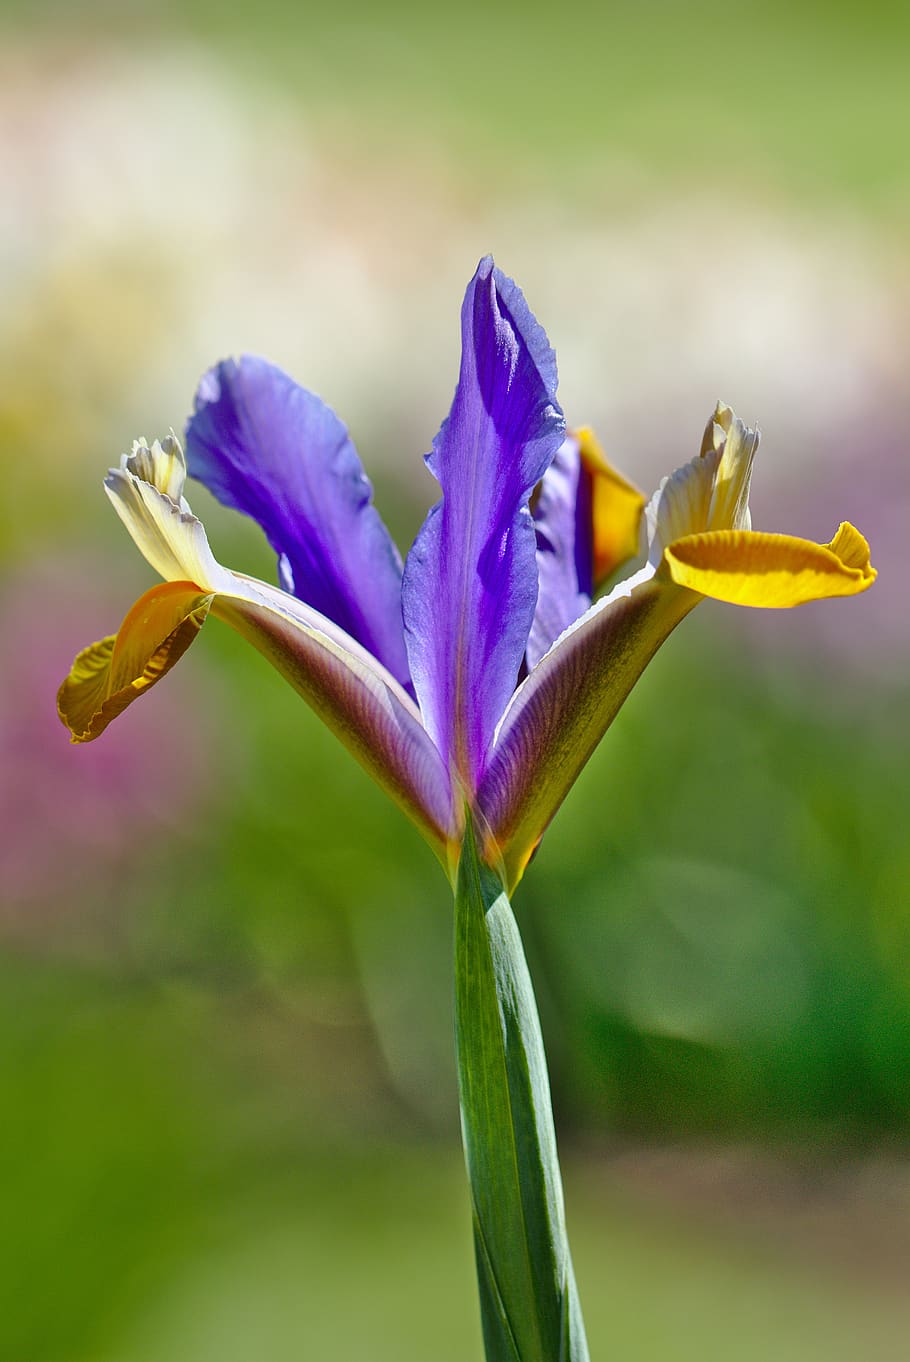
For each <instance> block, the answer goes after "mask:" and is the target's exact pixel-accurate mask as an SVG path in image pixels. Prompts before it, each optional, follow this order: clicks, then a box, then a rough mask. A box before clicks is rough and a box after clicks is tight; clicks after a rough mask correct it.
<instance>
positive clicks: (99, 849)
mask: <svg viewBox="0 0 910 1362" xmlns="http://www.w3.org/2000/svg"><path fill="white" fill-rule="evenodd" d="M103 580H104V574H103V573H102V572H101V571H100V570H99V569H98V568H97V567H95V568H94V569H92V570H89V568H88V566H87V565H85V564H77V565H74V564H72V563H57V564H51V565H43V566H41V567H36V568H34V569H31V570H28V571H22V572H19V573H17V575H16V576H15V577H14V578H12V579H10V580H8V581H7V582H6V583H5V584H4V585H3V587H2V588H0V650H2V651H0V668H2V678H3V679H2V686H0V927H2V928H3V929H5V930H6V931H7V932H9V931H11V932H12V935H14V936H19V935H20V934H21V933H22V931H23V930H24V931H25V934H26V935H29V936H30V935H32V934H33V932H35V931H37V932H38V933H39V934H40V932H41V930H42V927H43V926H47V925H49V924H50V923H59V921H60V919H61V917H63V916H72V915H76V916H78V915H79V914H80V911H81V909H80V905H86V904H87V903H88V901H89V899H90V898H91V899H93V900H97V898H98V897H99V896H100V897H102V898H103V897H105V896H106V895H109V894H110V892H111V890H112V889H113V888H114V887H115V886H116V884H117V883H118V881H122V877H123V876H124V874H125V873H126V872H127V871H128V870H130V868H131V867H135V866H137V865H140V864H141V862H142V859H143V856H145V855H147V854H148V852H149V851H150V850H154V851H156V852H157V851H160V848H161V845H162V842H163V841H164V842H165V843H166V840H167V839H168V838H169V837H170V838H172V837H174V836H175V835H176V834H178V833H179V830H180V828H181V826H182V825H184V826H185V823H186V820H187V819H188V818H190V817H196V816H198V814H199V812H200V808H201V806H202V804H203V803H204V802H205V799H206V796H207V794H208V793H209V791H210V790H211V789H212V788H213V787H214V785H215V783H216V772H215V771H214V770H213V765H212V759H213V756H214V753H215V742H214V740H213V732H212V728H211V723H212V706H211V701H210V699H209V698H208V697H204V696H202V695H201V694H200V693H199V691H200V688H201V684H202V682H201V680H200V678H199V676H198V675H197V676H196V677H195V678H194V676H193V668H192V666H190V667H187V668H179V669H177V670H175V672H174V674H173V675H171V676H168V677H167V679H166V681H165V682H164V683H163V684H162V685H160V686H158V687H156V688H155V690H154V691H153V692H151V693H150V694H149V695H148V696H145V697H143V698H142V699H140V700H138V701H137V702H136V703H135V704H134V705H133V706H131V708H130V710H129V712H128V713H127V714H125V715H124V716H123V717H122V718H121V719H119V720H118V721H117V722H116V723H115V724H113V725H112V726H111V727H110V729H109V730H108V731H107V732H105V733H104V734H103V735H102V737H101V738H100V739H99V740H98V741H96V742H94V743H91V744H86V745H84V746H75V745H73V744H71V743H70V741H69V734H68V733H67V731H66V729H65V728H64V727H63V725H62V724H61V723H60V720H59V718H58V717H57V712H56V693H57V688H58V686H59V685H60V682H61V681H62V680H63V677H64V676H65V675H66V673H67V671H68V670H69V667H70V664H71V662H72V659H73V657H74V656H75V654H76V653H77V652H78V651H79V649H80V648H82V647H84V646H85V645H86V644H88V643H91V642H93V641H94V640H95V639H97V638H100V637H103V636H104V635H105V634H106V633H111V632H113V630H114V629H115V628H116V627H117V624H118V623H119V621H120V618H121V617H122V615H123V614H124V613H125V611H126V609H127V608H128V607H129V605H130V603H131V598H129V599H128V598H127V596H124V595H122V593H119V592H118V593H113V592H108V591H106V590H104V589H103V588H101V587H99V583H101V582H102V581H103Z"/></svg>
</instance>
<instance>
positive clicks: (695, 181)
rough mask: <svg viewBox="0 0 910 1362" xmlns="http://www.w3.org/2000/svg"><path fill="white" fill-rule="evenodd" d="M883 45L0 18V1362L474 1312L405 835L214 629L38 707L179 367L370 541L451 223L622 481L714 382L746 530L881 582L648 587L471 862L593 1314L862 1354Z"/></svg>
mask: <svg viewBox="0 0 910 1362" xmlns="http://www.w3.org/2000/svg"><path fill="white" fill-rule="evenodd" d="M908 58H910V18H908V12H907V10H906V8H905V7H903V6H897V5H892V4H889V3H886V2H885V0H882V3H877V0H865V3H863V4H858V3H857V4H855V5H851V6H842V5H838V4H837V3H835V4H833V5H832V4H831V3H817V4H815V3H810V4H799V3H793V2H792V0H791V2H790V3H780V2H779V0H763V2H762V3H760V4H759V3H755V4H750V3H744V4H740V5H730V4H728V3H726V4H720V3H713V0H697V2H696V3H690V4H672V3H669V0H628V3H616V2H615V0H614V3H605V4H603V5H602V6H599V7H587V6H579V5H577V4H574V3H572V0H569V2H568V3H566V4H563V5H559V6H543V5H539V6H538V5H536V4H534V3H531V4H527V3H525V4H518V3H515V4H510V5H499V6H494V5H489V4H481V3H478V2H477V0H461V2H460V3H459V4H458V5H451V6H440V7H436V8H434V7H432V6H426V5H422V6H417V5H415V6H413V7H410V6H407V5H403V4H389V5H384V6H378V5H377V6H374V5H370V4H368V3H366V0H351V2H350V3H348V4H346V5H343V6H333V5H327V4H323V5H319V6H314V5H310V4H307V3H302V4H296V3H291V0H284V2H283V0H258V3H257V4H256V5H255V6H240V5H236V6H235V5H232V4H230V3H228V4H225V3H223V2H222V3H214V0H181V3H180V4H177V3H173V4H161V5H153V4H152V3H143V2H142V0H131V2H130V3H122V0H121V3H118V4H113V3H110V4H102V3H98V4H94V3H81V4H63V3H60V4H50V3H41V0H29V2H28V3H25V0H23V2H22V3H16V4H11V3H8V0H7V3H4V4H3V5H2V6H0V291H2V300H3V303H2V308H0V459H2V470H3V479H4V488H3V496H2V499H0V566H2V582H0V621H2V633H0V639H2V642H0V648H2V675H3V679H2V688H0V903H2V907H0V981H2V982H0V1094H2V1096H0V1104H2V1105H0V1207H2V1221H3V1231H4V1232H3V1234H2V1238H0V1281H2V1283H3V1291H2V1295H3V1299H4V1304H3V1308H2V1310H0V1358H3V1359H9V1362H161V1359H167V1362H249V1359H252V1358H255V1359H263V1362H285V1359H287V1360H288V1362H290V1359H298V1358H309V1357H331V1358H339V1359H346V1358H357V1359H364V1360H365V1362H372V1360H373V1359H375V1362H385V1360H386V1359H389V1360H391V1359H394V1360H395V1362H464V1359H467V1358H479V1356H480V1336H479V1328H478V1324H477V1312H476V1305H475V1300H474V1284H473V1263H472V1258H471V1245H470V1230H469V1219H468V1209H467V1196H466V1190H465V1187H464V1185H463V1182H464V1180H463V1173H462V1168H461V1155H460V1150H459V1145H458V1128H457V1108H456V1101H455V1078H454V1064H453V1060H452V1057H451V1049H452V1045H451V1033H452V1018H451V1000H450V988H451V986H450V974H451V958H450V955H451V942H450V934H451V919H450V909H449V901H448V894H447V887H446V885H445V883H444V880H443V879H442V878H441V876H440V875H439V872H438V869H437V867H436V866H435V863H434V862H433V861H432V858H431V857H430V856H429V854H428V853H427V852H426V850H425V848H424V847H423V846H422V844H421V843H420V842H419V839H418V838H417V836H416V834H415V833H413V832H412V831H411V830H410V828H409V827H408V826H406V825H405V823H404V821H403V820H402V819H401V817H400V816H399V815H398V814H397V813H396V812H395V810H394V809H392V808H391V806H389V805H387V803H386V802H385V801H384V799H383V798H382V796H380V795H379V794H378V793H376V792H375V791H374V790H373V788H372V787H371V785H370V784H369V782H368V780H367V779H366V777H365V776H364V775H362V773H361V772H360V771H359V769H358V768H357V767H356V766H355V765H354V764H353V762H352V761H351V760H350V759H349V758H348V757H347V755H346V754H345V753H344V752H343V751H342V749H341V748H340V747H339V746H338V745H337V743H336V742H335V741H334V740H333V739H332V738H331V737H330V736H329V735H328V734H326V733H325V732H323V731H322V729H321V728H320V727H319V726H318V724H317V723H316V722H315V721H314V720H313V719H312V718H311V716H310V715H309V713H308V712H307V711H306V710H305V708H304V707H303V706H302V704H301V703H300V702H299V701H298V700H297V698H296V697H295V696H294V695H293V694H292V693H291V692H290V691H289V690H287V689H286V688H285V687H284V686H283V685H282V683H281V682H280V680H279V679H278V678H277V676H276V675H275V674H273V673H272V672H271V671H270V670H269V669H268V667H267V666H266V665H265V664H264V663H263V662H262V661H261V659H260V658H259V657H258V655H256V654H254V653H252V652H251V651H250V650H247V649H246V648H245V647H244V645H243V644H242V643H241V642H240V640H239V639H237V638H236V637H235V636H234V635H232V634H230V633H229V631H227V630H224V629H223V628H222V627H221V626H220V625H218V624H211V625H210V626H209V627H208V628H207V629H206V630H205V634H204V641H203V642H201V643H200V644H199V645H198V646H197V647H196V648H195V649H193V652H192V654H191V655H190V656H189V657H188V658H187V659H186V661H185V662H184V663H183V665H181V666H180V667H179V668H178V669H177V671H175V672H174V674H173V675H172V676H171V677H170V678H169V679H168V681H167V682H166V684H164V685H162V686H161V687H159V688H158V689H156V690H155V691H154V693H152V694H151V695H150V696H149V697H148V699H147V700H144V701H143V702H142V704H140V705H137V706H135V707H134V708H133V709H131V710H130V712H129V714H128V716H126V717H125V718H124V719H123V720H122V721H121V722H120V723H118V724H117V725H116V726H115V727H114V728H113V729H112V730H111V731H110V732H109V734H107V735H106V736H105V738H104V739H103V740H102V741H101V742H100V743H98V744H97V745H95V746H92V747H89V748H72V747H70V746H69V745H68V743H67V740H66V734H65V732H64V730H63V729H62V728H61V727H60V726H59V725H58V723H57V720H56V716H55V714H54V707H53V697H54V692H55V689H56V686H57V684H58V683H59V681H60V679H61V677H62V676H63V674H64V673H65V671H66V669H67V667H68V665H69V662H70V659H71V657H72V655H73V653H74V652H75V651H76V649H77V648H79V647H80V646H82V645H83V644H85V643H87V642H88V641H90V640H92V639H94V638H96V637H99V636H101V635H103V634H106V633H108V632H110V631H111V629H112V628H114V627H115V626H116V624H117V622H118V621H119V619H120V618H121V616H122V614H123V613H124V612H125V610H126V608H127V607H128V605H129V604H130V603H131V602H132V600H133V599H134V597H135V596H136V595H137V594H138V593H139V592H140V591H141V590H143V589H144V588H145V587H146V586H147V585H150V584H151V578H150V575H149V572H148V570H147V569H146V567H145V565H144V564H143V563H142V562H141V561H140V559H139V557H138V555H137V553H136V552H135V550H134V549H133V546H132V545H131V543H129V542H128V540H127V539H126V537H125V535H124V534H123V532H122V530H121V528H120V525H119V522H117V521H116V518H115V517H114V516H113V515H112V514H111V513H110V510H109V507H108V506H107V503H106V500H105V498H104V496H103V494H102V492H101V489H100V480H101V477H102V476H103V473H104V471H105V469H106V468H107V466H108V465H109V464H110V463H112V462H116V459H117V456H118V455H119V453H120V451H121V450H122V449H124V448H126V447H127V446H128V443H129V441H130V440H131V439H132V438H133V437H134V436H136V435H138V434H140V433H144V434H146V435H147V436H149V437H150V438H151V437H153V436H154V435H157V434H164V433H166V432H167V430H168V429H169V428H170V427H171V426H173V427H174V428H176V429H177V430H178V431H179V430H180V429H181V427H182V425H183V422H184V420H185V418H186V415H187V413H188V411H189V407H190V403H191V399H192V394H193V390H194V387H195V383H196V380H197V378H198V376H199V375H200V374H201V372H202V371H203V370H204V369H205V368H207V367H208V366H209V364H211V363H212V362H213V361H214V360H215V359H217V358H219V357H221V356H223V355H225V354H231V353H237V352H240V351H243V350H252V351H257V352H262V353H264V354H266V355H268V356H269V357H271V358H272V359H274V360H276V361H277V362H279V363H281V364H283V365H284V366H285V367H286V368H288V369H290V370H291V371H292V372H293V373H294V374H295V375H296V376H297V377H299V378H300V379H301V380H302V381H303V382H305V383H306V384H307V385H308V386H311V387H313V388H315V389H316V390H317V391H319V392H320V393H322V394H323V395H324V396H325V397H326V398H327V400H329V401H330V402H331V403H332V404H333V405H335V406H336V408H337V409H338V410H339V411H340V412H341V413H342V415H343V416H344V417H345V418H346V419H347V420H348V422H349V423H350V425H351V428H352V431H353V434H354V436H355V439H356V440H357V443H358V445H359V448H360V451H361V454H362V456H363V458H364V462H365V463H366V464H367V466H368V469H369V471H370V472H371V475H372V477H373V480H374V483H375V485H376V489H377V500H378V503H379V505H380V508H381V510H382V512H383V513H384V515H385V516H386V518H387V520H388V521H389V522H390V524H391V525H392V527H393V530H394V532H395V533H396V535H397V537H398V540H399V543H400V544H401V545H402V546H406V545H407V543H409V542H410V538H411V536H412V535H413V533H414V532H415V530H416V528H417V526H418V525H419V523H420V520H421V518H422V515H423V514H424V512H425V510H426V507H427V506H428V505H429V504H430V502H431V500H432V499H433V496H434V485H433V484H432V482H431V480H430V478H429V475H428V474H426V473H425V472H424V471H423V469H422V466H421V462H420V459H421V455H422V454H423V453H424V452H425V451H426V450H427V449H428V448H429V443H430V440H431V439H432V436H433V434H434V433H435V431H436V428H437V426H438V423H439V421H440V419H441V417H442V416H443V415H444V413H445V412H446V410H447V409H448V404H449V402H450V399H451V394H452V390H453V387H454V382H455V376H456V371H457V354H458V351H457V347H458V333H457V318H458V308H459V305H460V299H461V294H462V291H463V288H464V286H465V284H466V282H467V280H468V278H469V277H470V275H471V273H472V271H473V269H474V266H475V264H476V261H477V259H478V257H479V256H480V255H482V254H483V253H485V252H486V251H488V250H492V251H493V252H494V253H495V255H496V257H497V260H498V262H499V263H500V264H501V265H502V266H503V267H504V268H505V269H506V270H507V271H508V272H509V273H512V274H513V275H514V276H515V277H516V278H517V279H518V280H519V281H520V282H521V283H522V285H523V287H524V289H525V291H526V293H527V295H528V297H529V300H530V302H531V304H532V306H533V307H534V309H535V311H536V312H537V314H538V315H539V317H540V318H541V320H542V321H543V322H544V324H545V325H546V327H547V329H548V332H549V335H550V337H551V340H552V341H553V343H554V345H555V347H556V350H557V353H558V355H559V357H560V368H561V376H562V382H561V395H562V400H563V405H564V407H565V409H566V412H567V415H568V417H569V420H570V422H573V423H576V424H581V423H592V424H593V425H594V426H595V427H596V429H597V431H598V433H599V435H600V438H601V440H602V442H603V443H604V445H605V446H606V448H607V450H608V452H609V453H610V455H611V457H612V458H613V459H614V461H615V462H616V463H617V464H618V465H619V466H620V467H622V468H623V469H624V470H625V471H626V472H627V474H629V475H630V476H631V477H633V478H634V479H635V480H636V481H637V482H638V483H639V484H640V485H641V486H642V487H643V488H644V489H645V490H647V491H649V492H650V491H651V490H652V489H653V487H654V486H655V484H656V482H657V480H658V479H659V477H660V476H662V475H663V473H665V472H668V471H669V470H670V469H672V468H673V467H675V466H676V465H678V464H679V463H681V462H682V461H684V460H686V459H687V458H689V457H691V455H692V454H693V453H694V451H695V450H696V449H697V447H698V441H699V439H700V434H701V430H702V427H703V425H704V422H705V419H706V418H707V416H708V414H709V412H710V410H711V408H712V406H713V404H714V402H715V400H716V399H717V398H718V397H722V398H724V399H725V400H726V401H728V402H730V403H731V404H732V405H733V406H734V407H735V408H736V410H737V411H738V412H740V414H741V415H743V416H744V417H745V418H746V419H748V420H750V421H757V422H759V423H760V424H761V425H762V428H763V432H764V442H763V445H762V450H761V453H760V456H759V463H758V467H757V470H756V477H755V490H754V494H753V512H754V518H755V522H756V524H757V525H759V526H761V527H763V528H768V529H779V530H785V531H790V532H796V533H802V534H805V535H808V536H810V537H813V538H818V539H821V540H825V539H828V538H830V536H831V534H832V533H833V531H834V529H835V528H836V526H837V524H838V521H839V520H840V519H842V518H850V519H852V520H854V521H855V522H856V523H857V524H858V525H859V526H860V528H861V529H862V530H863V531H864V532H865V534H866V535H867V536H868V537H869V539H870V540H871V543H872V547H873V561H874V562H875V564H876V565H877V566H878V568H879V569H880V573H881V575H880V579H879V581H878V583H877V584H876V586H875V588H874V589H873V591H872V592H871V593H869V594H868V595H865V596H863V597H860V598H858V599H856V600H852V601H847V602H831V603H826V604H822V605H818V606H814V607H807V608H806V609H805V610H801V611H799V612H795V613H781V614H775V615H773V616H772V615H768V616H765V615H763V614H761V615H760V614H758V613H753V612H745V611H743V612H736V611H735V610H733V609H732V608H728V607H724V606H719V605H714V604H706V605H704V606H703V607H702V608H701V609H700V610H699V611H698V612H696V614H695V615H694V616H693V617H692V618H691V619H690V620H689V621H687V623H686V625H685V626H684V628H683V629H682V630H680V632H679V634H678V635H676V636H674V637H673V638H672V639H671V640H670V642H669V644H668V646H667V647H666V648H665V649H664V650H663V651H662V653H661V654H660V655H659V656H658V658H657V660H656V661H655V663H654V664H653V666H652V667H651V668H650V670H649V672H648V674H647V676H646V677H645V678H644V679H643V680H642V681H641V683H640V684H639V686H638V688H637V690H636V691H635V693H634V694H633V696H632V698H631V700H630V701H629V703H628V705H627V706H626V708H625V710H624V712H623V713H622V715H621V716H620V718H619V719H618V720H617V722H616V724H615V726H614V728H613V729H612V731H611V733H610V734H609V736H608V740H607V741H606V742H605V743H604V744H603V746H602V748H601V749H600V751H599V752H598V753H597V755H596V757H595V759H594V760H593V761H592V762H591V764H590V766H589V768H588V769H587V771H586V772H585V774H584V777H583V779H582V780H581V781H580V782H579V785H578V787H577V789H576V790H575V791H574V792H573V794H572V796H571V797H570V799H569V800H568V801H567V803H566V805H565V807H564V809H563V810H562V812H561V813H560V815H559V817H558V820H557V822H556V823H555V824H554V826H553V827H552V829H551V831H550V832H549V834H548V835H547V837H546V839H545V842H544V844H543V847H542V849H541V851H540V854H539V856H538V857H537V860H536V862H535V864H534V867H533V873H531V874H530V875H529V876H528V878H527V881H526V884H525V885H524V886H523V887H522V889H521V891H520V894H519V895H518V897H517V901H516V910H517V912H518V914H519V918H520V922H521V925H522V929H523V932H524V934H525V937H526V944H527V949H528V953H529V956H530V958H531V964H532V969H533V971H534V975H535V979H536V981H537V986H538V990H539V999H540V1006H541V1012H542V1017H543V1023H544V1030H545V1034H546V1039H547V1044H548V1050H549V1053H550V1056H551V1062H552V1070H553V1084H554V1092H555V1102H556V1108H557V1115H558V1124H559V1129H560V1137H561V1145H562V1151H563V1159H564V1164H565V1174H566V1182H567V1194H568V1210H569V1219H570V1229H571V1231H572V1237H573V1244H574V1251H575V1256H576V1260H577V1270H578V1276H579V1280H580V1286H581V1291H582V1299H583V1303H584V1305H585V1309H586V1314H587V1317H588V1325H589V1333H590V1337H591V1344H592V1353H593V1355H594V1356H595V1357H601V1358H609V1357H623V1358H624V1359H626V1362H651V1359H654V1358H658V1357H659V1358H660V1359H662V1362H688V1360H689V1359H699V1362H713V1360H714V1359H718V1360H719V1359H727V1358H731V1357H732V1358H736V1359H740V1360H741V1362H751V1360H752V1359H755V1362H759V1359H761V1362H764V1359H766V1358H768V1357H775V1358H777V1359H779V1362H814V1359H821V1358H824V1359H825V1362H855V1359H856V1358H858V1357H862V1358H863V1359H867V1360H868V1362H900V1359H902V1358H903V1357H905V1356H906V1337H907V1331H908V1328H910V1302H908V1300H907V1297H906V1291H905V1288H906V1278H907V1269H908V1266H910V1223H908V1213H910V1162H908V1157H907V1156H908V1132H910V969H908V948H910V903H908V884H910V842H908V838H907V831H906V823H907V811H908V807H910V799H908V796H910V731H908V723H907V702H908V698H910V668H908V634H907V619H908V614H907V605H906V586H907V568H908V563H907V551H906V543H907V528H906V527H907V525H908V523H910V458H908V436H907V431H908V429H910V394H908V388H907V381H906V379H907V356H908V339H910V313H908V308H907V304H908V298H910V270H908V253H907V247H906V243H907V229H908V226H910V173H908V129H910V82H908V81H907V79H906V72H907V69H908ZM192 500H193V505H194V509H196V510H197V512H199V513H201V514H202V515H203V516H204V518H205V519H206V522H207V525H208V527H209V532H210V537H211V539H212V541H213V545H214V548H215V551H216V553H218V555H219V556H220V557H221V558H222V559H223V561H226V562H228V563H230V564H232V565H234V566H237V567H240V568H244V569H246V570H248V571H251V572H255V573H258V574H260V575H265V576H271V575H272V573H273V564H272V562H271V558H270V554H269V552H268V551H267V549H266V547H265V546H264V544H263V542H262V540H261V536H260V535H259V532H258V530H257V529H256V527H255V526H253V525H252V524H250V523H247V522H243V521H241V520H240V519H239V517H233V518H232V517H231V516H230V515H229V514H227V513H224V512H222V511H221V510H220V508H218V507H216V506H215V505H214V504H213V503H212V502H211V500H210V498H208V497H207V496H206V495H205V494H204V493H203V492H202V491H195V492H193V494H192Z"/></svg>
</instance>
